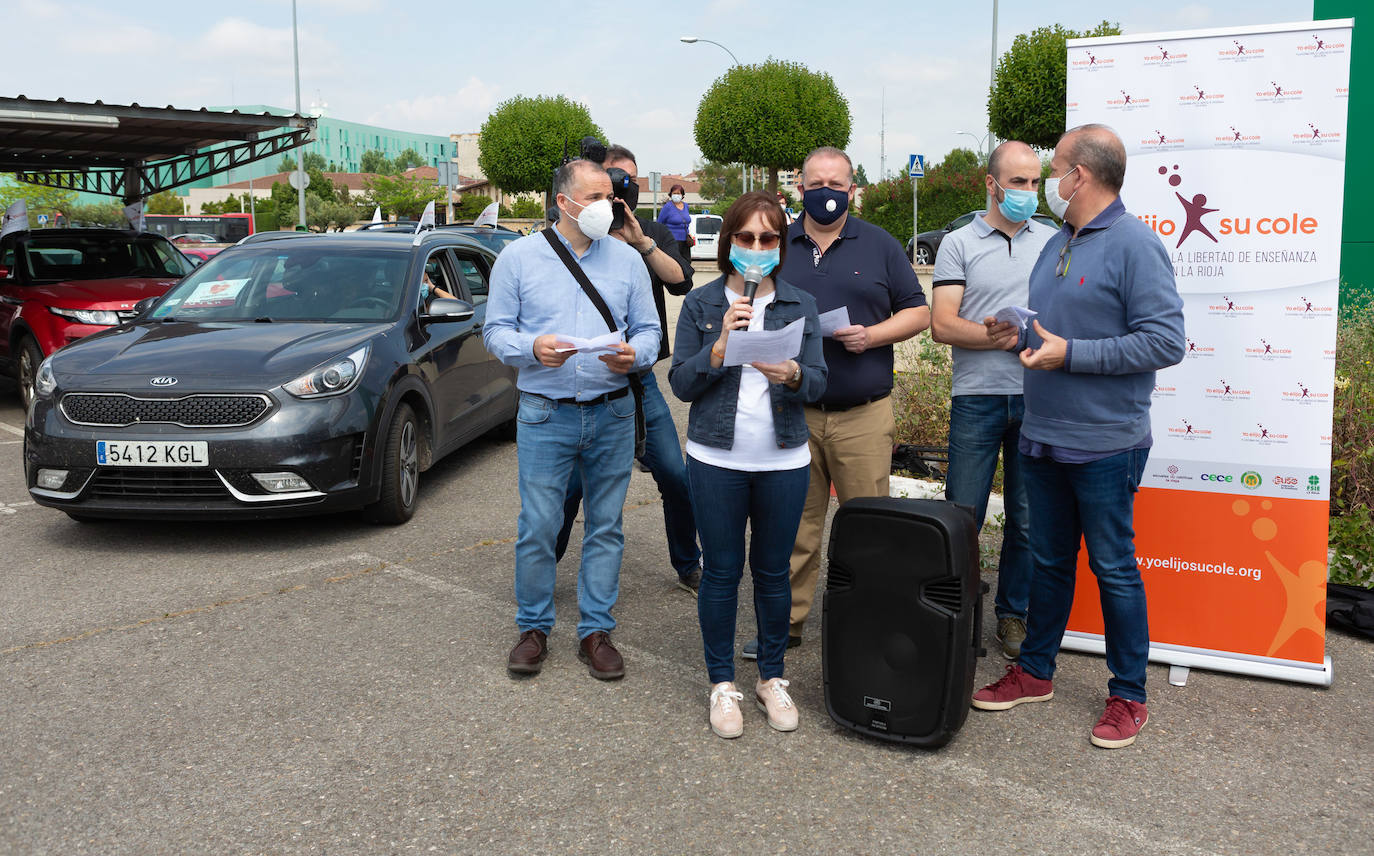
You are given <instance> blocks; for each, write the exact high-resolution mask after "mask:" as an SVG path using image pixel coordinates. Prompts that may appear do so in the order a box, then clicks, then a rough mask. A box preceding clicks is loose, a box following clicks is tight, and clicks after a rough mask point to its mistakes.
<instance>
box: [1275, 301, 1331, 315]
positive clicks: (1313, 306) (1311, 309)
mask: <svg viewBox="0 0 1374 856" xmlns="http://www.w3.org/2000/svg"><path fill="white" fill-rule="evenodd" d="M1335 312H1336V307H1334V306H1329V305H1325V304H1322V303H1320V302H1319V301H1315V300H1308V299H1307V298H1306V297H1299V298H1298V302H1297V303H1285V304H1284V306H1283V314H1284V315H1287V316H1288V317H1290V318H1330V317H1331V316H1332V315H1333V314H1335Z"/></svg>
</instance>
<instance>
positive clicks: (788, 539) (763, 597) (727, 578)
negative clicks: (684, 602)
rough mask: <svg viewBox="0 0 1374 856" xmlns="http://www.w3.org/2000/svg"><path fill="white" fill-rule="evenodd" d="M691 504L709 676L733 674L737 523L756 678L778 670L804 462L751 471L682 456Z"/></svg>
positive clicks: (739, 573)
mask: <svg viewBox="0 0 1374 856" xmlns="http://www.w3.org/2000/svg"><path fill="white" fill-rule="evenodd" d="M687 475H688V478H690V479H691V482H692V504H693V506H694V507H695V509H696V515H697V526H699V527H700V529H701V557H702V570H701V590H700V592H698V594H697V619H698V620H699V621H700V622H701V644H702V648H703V650H704V651H705V655H706V672H707V674H708V675H710V678H711V683H713V684H718V683H720V682H721V681H733V680H734V679H735V615H736V613H737V612H738V611H739V581H740V578H741V577H743V575H744V524H745V523H748V524H749V530H750V539H749V570H750V572H751V573H752V575H753V580H754V617H755V618H756V619H757V620H758V639H759V677H760V678H762V679H763V680H765V681H766V680H769V679H770V678H780V677H782V668H783V662H782V661H783V654H784V653H785V652H786V651H787V633H788V628H789V627H790V626H791V620H790V618H789V616H790V614H791V611H792V585H791V582H790V580H789V578H788V577H789V567H788V564H789V561H790V559H791V557H792V543H793V542H794V541H795V540H796V538H797V524H799V523H800V522H801V515H802V508H803V507H805V505H806V488H807V485H809V484H810V482H811V468H810V467H798V468H797V469H795V470H770V471H765V472H758V473H750V472H743V471H741V470H729V469H723V468H721V467H713V466H711V465H710V464H703V463H702V462H701V461H698V460H695V459H693V458H688V459H687Z"/></svg>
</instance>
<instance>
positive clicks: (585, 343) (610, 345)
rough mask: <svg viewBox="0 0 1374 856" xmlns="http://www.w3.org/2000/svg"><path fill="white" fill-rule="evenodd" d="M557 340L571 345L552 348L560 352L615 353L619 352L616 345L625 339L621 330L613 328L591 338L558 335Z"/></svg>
mask: <svg viewBox="0 0 1374 856" xmlns="http://www.w3.org/2000/svg"><path fill="white" fill-rule="evenodd" d="M558 341H560V342H567V343H568V344H569V345H572V347H571V348H554V351H556V352H557V353H560V354H567V353H578V354H616V353H619V352H620V348H618V347H617V345H619V344H620V343H621V342H623V341H625V337H624V335H623V334H622V333H621V331H619V330H613V331H611V332H608V333H603V334H601V335H600V336H597V337H595V338H593V339H579V338H577V337H576V336H562V335H560V336H559V337H558Z"/></svg>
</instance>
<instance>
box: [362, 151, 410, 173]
mask: <svg viewBox="0 0 1374 856" xmlns="http://www.w3.org/2000/svg"><path fill="white" fill-rule="evenodd" d="M358 171H359V172H375V173H376V174H377V175H395V174H396V173H398V172H400V170H398V169H396V164H395V163H394V162H392V160H391V159H390V158H388V157H387V156H386V155H384V154H382V153H381V152H379V151H377V150H376V149H368V150H367V151H365V152H363V153H362V156H361V157H359V158H358Z"/></svg>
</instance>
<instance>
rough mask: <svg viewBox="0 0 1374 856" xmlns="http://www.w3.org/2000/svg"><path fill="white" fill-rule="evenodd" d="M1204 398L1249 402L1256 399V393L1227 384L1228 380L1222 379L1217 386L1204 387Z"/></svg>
mask: <svg viewBox="0 0 1374 856" xmlns="http://www.w3.org/2000/svg"><path fill="white" fill-rule="evenodd" d="M1202 397H1203V398H1212V399H1216V400H1218V401H1249V400H1250V399H1251V398H1253V397H1254V391H1253V390H1249V389H1244V388H1242V387H1240V386H1238V385H1236V384H1232V383H1227V382H1226V378H1221V379H1220V382H1219V383H1218V384H1217V385H1216V386H1207V387H1203V389H1202Z"/></svg>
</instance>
